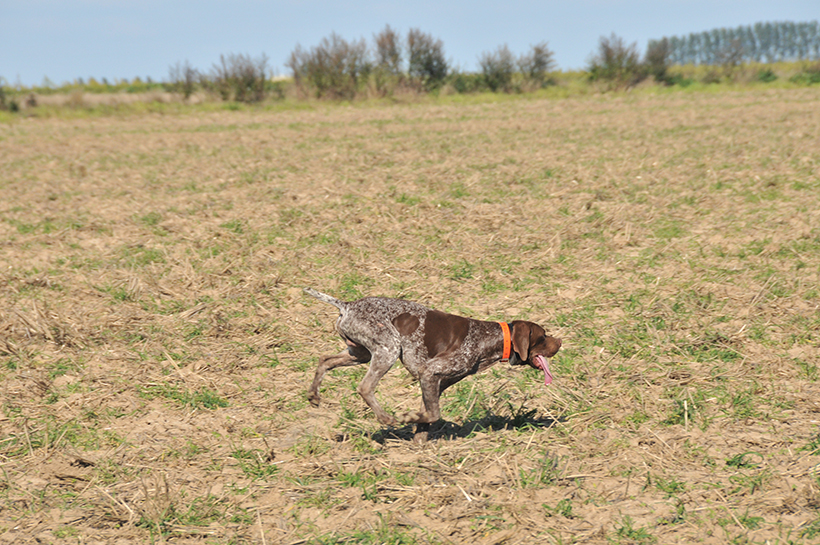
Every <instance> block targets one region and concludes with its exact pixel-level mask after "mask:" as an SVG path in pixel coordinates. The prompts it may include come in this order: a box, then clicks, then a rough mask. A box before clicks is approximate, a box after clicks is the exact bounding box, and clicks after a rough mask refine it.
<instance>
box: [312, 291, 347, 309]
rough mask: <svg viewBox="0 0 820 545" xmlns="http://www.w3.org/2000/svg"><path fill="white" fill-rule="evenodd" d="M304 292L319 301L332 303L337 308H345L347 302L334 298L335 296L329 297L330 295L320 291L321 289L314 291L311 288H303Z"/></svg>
mask: <svg viewBox="0 0 820 545" xmlns="http://www.w3.org/2000/svg"><path fill="white" fill-rule="evenodd" d="M305 293H307V294H308V295H312V296H313V297H315V298H316V299H318V300H319V301H323V302H325V303H329V304H331V305H333V306H334V307H337V308H338V309H339V310H346V309H347V303H346V302H344V301H340V300H338V299H336V298H335V297H331V296H330V295H328V294H326V293H322V292H321V291H316V290H315V289H313V288H305Z"/></svg>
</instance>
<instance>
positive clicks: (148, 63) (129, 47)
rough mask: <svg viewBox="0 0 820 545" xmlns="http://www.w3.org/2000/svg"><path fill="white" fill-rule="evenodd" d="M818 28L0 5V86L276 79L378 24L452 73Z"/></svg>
mask: <svg viewBox="0 0 820 545" xmlns="http://www.w3.org/2000/svg"><path fill="white" fill-rule="evenodd" d="M818 18H820V2H819V1H818V0H771V1H763V0H676V1H675V0H654V1H653V0H622V1H615V0H563V1H551V0H541V1H536V0H507V1H505V2H489V1H485V0H455V1H446V0H438V1H430V0H415V1H404V2H399V1H392V0H382V1H379V2H376V1H362V2H342V1H339V0H335V1H330V0H309V1H302V2H299V1H278V2H266V1H262V0H233V1H230V2H228V1H221V2H220V1H214V0H199V1H193V0H180V1H176V0H161V1H160V0H134V1H132V0H121V1H114V0H62V1H60V0H0V76H1V77H3V78H5V80H6V81H7V82H8V83H11V84H15V83H18V82H19V83H22V84H23V85H34V84H40V83H41V82H42V81H43V78H44V77H48V78H49V79H51V80H52V81H54V82H55V83H62V82H64V81H72V80H74V79H75V78H78V77H82V78H86V79H87V78H89V77H95V78H97V79H100V78H103V77H105V78H108V79H109V80H114V79H119V78H128V79H131V78H133V77H135V76H140V77H142V78H145V77H146V76H150V77H151V78H153V79H154V80H164V79H166V78H167V77H168V69H169V67H170V66H171V65H173V64H175V63H176V62H179V61H185V60H188V61H190V63H191V64H192V65H193V66H194V67H196V68H199V69H204V70H208V69H210V68H211V66H212V64H213V63H214V62H215V61H217V60H218V59H219V55H220V54H227V53H247V54H250V55H252V56H254V57H257V56H258V55H260V54H262V53H265V54H266V55H267V56H268V58H269V59H270V65H271V66H272V67H273V68H274V70H275V71H276V73H277V74H280V75H284V74H287V70H286V68H285V62H286V60H287V58H288V55H289V54H290V52H291V51H292V50H293V48H294V46H295V45H296V44H297V43H300V44H301V45H302V46H304V47H310V46H313V45H316V44H317V43H318V42H319V41H320V40H321V39H322V38H323V37H325V36H328V35H329V34H330V33H331V32H336V33H337V34H339V35H341V36H342V37H343V38H345V39H348V40H351V39H359V38H362V37H363V38H365V39H367V40H368V41H369V42H372V37H373V34H374V33H377V32H378V31H379V30H381V29H382V28H384V26H385V25H386V24H389V25H390V26H391V27H393V28H394V29H396V30H398V31H399V32H401V34H402V35H405V33H406V32H407V30H408V29H410V28H420V29H421V30H422V31H424V32H428V33H430V34H432V35H433V36H434V37H436V38H439V39H441V40H442V42H443V43H444V50H445V54H446V56H447V58H448V59H449V60H450V61H451V62H452V63H453V64H454V65H455V66H457V67H460V68H461V69H463V70H476V69H477V59H478V57H479V55H480V54H481V53H482V52H484V51H491V50H494V49H495V48H496V47H498V46H499V45H501V44H505V43H506V44H507V45H508V46H509V47H510V49H511V50H512V51H513V52H514V53H516V54H518V53H523V52H525V51H527V50H528V49H529V46H530V45H531V44H535V43H538V42H541V41H547V42H548V43H549V47H550V49H552V50H553V51H554V52H555V60H556V61H557V63H558V67H559V68H562V69H573V68H582V67H584V66H585V65H586V61H587V60H588V58H589V57H590V55H591V54H592V53H593V51H594V50H595V48H596V46H597V43H598V38H599V37H600V36H602V35H607V36H608V35H610V34H611V33H613V32H615V33H616V34H618V35H619V36H621V37H623V38H624V39H626V40H627V41H628V42H637V43H638V46H639V49H640V50H641V51H642V52H643V51H644V50H645V48H646V43H647V41H648V40H649V39H653V38H660V37H663V36H672V35H681V34H688V33H690V32H700V31H704V30H710V29H712V28H716V27H736V26H739V25H748V24H753V23H756V22H765V21H795V22H802V21H813V20H816V19H818Z"/></svg>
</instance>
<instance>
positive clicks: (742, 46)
mask: <svg viewBox="0 0 820 545" xmlns="http://www.w3.org/2000/svg"><path fill="white" fill-rule="evenodd" d="M661 41H666V43H667V44H668V48H669V60H670V62H671V63H672V64H681V65H683V64H696V65H697V64H707V65H715V64H724V63H725V62H726V59H727V58H729V57H735V58H736V59H737V61H738V62H759V63H773V62H778V61H793V60H817V59H820V24H818V22H817V21H811V22H806V23H794V22H789V21H783V22H770V23H755V24H754V25H747V26H739V27H737V28H715V29H712V30H708V31H705V32H693V33H691V34H688V35H686V36H671V37H666V38H662V39H661V40H650V43H649V47H650V48H651V47H652V46H653V44H657V43H659V42H661Z"/></svg>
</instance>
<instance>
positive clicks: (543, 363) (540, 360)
mask: <svg viewBox="0 0 820 545" xmlns="http://www.w3.org/2000/svg"><path fill="white" fill-rule="evenodd" d="M535 364H536V365H538V367H540V368H541V370H542V371H544V386H549V385H550V383H552V373H550V365H549V362H548V361H547V359H546V358H545V357H544V356H542V355H540V354H539V355H537V356H535Z"/></svg>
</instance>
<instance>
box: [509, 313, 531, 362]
mask: <svg viewBox="0 0 820 545" xmlns="http://www.w3.org/2000/svg"><path fill="white" fill-rule="evenodd" d="M512 326H513V328H512V335H510V336H511V337H512V345H513V350H515V353H516V354H518V356H519V357H520V358H521V361H522V362H525V361H527V357H528V356H529V353H530V324H529V323H527V322H513V323H512Z"/></svg>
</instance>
